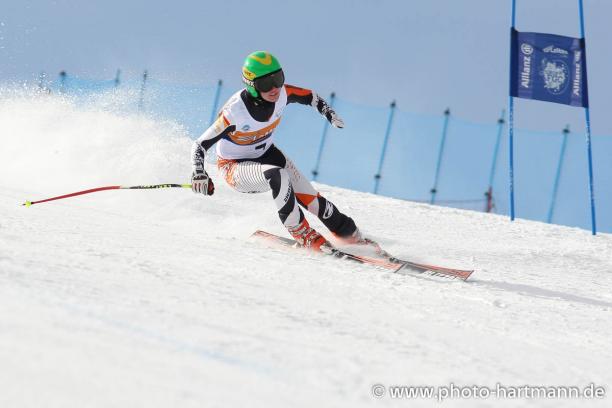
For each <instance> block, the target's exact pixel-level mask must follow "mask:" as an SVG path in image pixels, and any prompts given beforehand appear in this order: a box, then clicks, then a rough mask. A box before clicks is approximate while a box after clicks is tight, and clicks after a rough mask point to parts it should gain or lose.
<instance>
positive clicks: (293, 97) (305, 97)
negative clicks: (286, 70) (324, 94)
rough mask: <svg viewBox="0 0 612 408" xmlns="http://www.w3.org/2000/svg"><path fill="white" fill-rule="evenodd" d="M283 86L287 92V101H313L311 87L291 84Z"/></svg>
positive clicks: (306, 102) (307, 103)
mask: <svg viewBox="0 0 612 408" xmlns="http://www.w3.org/2000/svg"><path fill="white" fill-rule="evenodd" d="M283 88H284V90H285V92H286V93H287V103H301V104H303V105H309V104H310V103H311V102H312V96H313V92H312V91H311V90H310V89H307V88H301V87H299V86H295V85H289V84H285V85H284V86H283Z"/></svg>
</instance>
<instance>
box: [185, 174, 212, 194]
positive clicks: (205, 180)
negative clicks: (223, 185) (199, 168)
mask: <svg viewBox="0 0 612 408" xmlns="http://www.w3.org/2000/svg"><path fill="white" fill-rule="evenodd" d="M191 191H193V192H194V193H199V194H204V195H213V194H214V193H215V183H213V181H212V179H211V178H210V177H208V174H207V173H206V172H204V173H197V172H194V173H193V174H192V175H191Z"/></svg>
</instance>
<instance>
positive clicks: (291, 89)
mask: <svg viewBox="0 0 612 408" xmlns="http://www.w3.org/2000/svg"><path fill="white" fill-rule="evenodd" d="M285 89H286V90H287V96H289V95H297V96H308V95H312V91H311V90H310V89H305V88H298V87H297V86H293V85H285Z"/></svg>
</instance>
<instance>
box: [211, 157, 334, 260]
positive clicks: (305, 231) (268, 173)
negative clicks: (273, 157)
mask: <svg viewBox="0 0 612 408" xmlns="http://www.w3.org/2000/svg"><path fill="white" fill-rule="evenodd" d="M256 160H257V159H256ZM218 166H219V169H220V172H221V174H222V175H223V177H224V178H225V181H226V182H227V183H228V184H229V185H230V186H231V187H232V188H233V189H235V190H236V191H239V192H242V193H260V192H264V191H268V190H271V191H272V198H273V199H274V202H275V203H276V206H277V208H278V216H279V218H280V220H281V222H282V223H283V225H284V226H285V227H286V228H287V230H288V231H289V233H291V235H292V236H293V237H294V238H295V239H296V240H297V241H298V242H300V243H301V244H302V245H304V246H307V247H311V248H315V249H320V247H321V246H322V245H324V244H326V243H327V241H326V240H325V238H323V237H322V236H321V235H320V234H319V233H317V232H316V231H315V230H314V229H312V228H310V225H309V224H308V221H307V220H306V218H305V217H304V213H303V212H302V210H301V209H300V207H299V205H298V204H297V201H296V198H295V194H294V190H293V186H292V184H291V179H290V177H289V174H288V173H287V170H285V169H283V168H281V167H279V166H276V165H272V164H262V163H259V162H256V161H242V162H237V161H230V160H223V161H220V162H219V163H218Z"/></svg>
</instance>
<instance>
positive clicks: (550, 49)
mask: <svg viewBox="0 0 612 408" xmlns="http://www.w3.org/2000/svg"><path fill="white" fill-rule="evenodd" d="M542 51H544V52H548V53H551V54H562V55H568V54H569V52H567V51H566V50H564V49H562V48H559V47H555V46H554V45H549V46H548V47H546V48H544V49H542Z"/></svg>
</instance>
